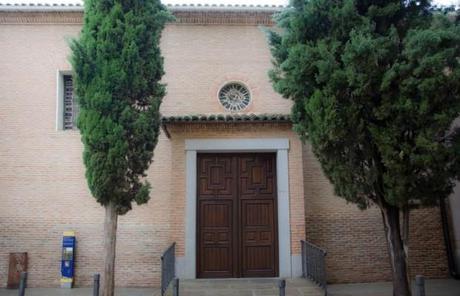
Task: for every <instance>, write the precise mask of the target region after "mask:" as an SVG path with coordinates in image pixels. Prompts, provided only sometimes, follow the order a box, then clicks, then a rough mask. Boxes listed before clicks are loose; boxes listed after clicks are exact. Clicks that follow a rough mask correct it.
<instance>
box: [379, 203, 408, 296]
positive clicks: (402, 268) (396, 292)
mask: <svg viewBox="0 0 460 296" xmlns="http://www.w3.org/2000/svg"><path fill="white" fill-rule="evenodd" d="M381 211H382V217H383V225H384V228H385V235H386V239H387V245H388V254H389V255H390V262H391V269H392V275H393V296H411V292H410V285H409V281H408V278H407V262H406V252H405V251H404V245H403V241H402V237H401V228H400V227H401V225H400V217H399V209H398V208H396V207H393V206H390V205H385V206H383V207H381Z"/></svg>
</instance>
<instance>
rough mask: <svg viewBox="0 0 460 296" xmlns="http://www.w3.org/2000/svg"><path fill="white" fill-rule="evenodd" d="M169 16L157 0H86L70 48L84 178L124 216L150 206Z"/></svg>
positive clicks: (101, 200) (104, 202)
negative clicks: (164, 32) (163, 41)
mask: <svg viewBox="0 0 460 296" xmlns="http://www.w3.org/2000/svg"><path fill="white" fill-rule="evenodd" d="M170 18H171V16H170V14H169V13H168V11H167V10H166V8H165V7H164V6H163V5H162V4H161V3H160V1H159V0H87V1H86V2H85V16H84V25H83V29H82V31H81V35H80V37H79V39H78V40H74V41H73V43H72V44H71V49H72V57H71V62H72V66H73V69H74V72H75V77H74V81H75V87H76V94H77V96H78V99H79V101H78V103H79V105H80V115H79V118H78V128H79V129H80V133H81V137H82V142H83V143H84V152H83V160H84V163H85V166H86V179H87V181H88V186H89V188H90V190H91V193H92V194H93V196H94V197H95V198H96V199H97V201H98V202H99V203H101V204H102V205H107V204H108V203H109V202H113V203H115V204H116V206H117V209H118V213H119V214H124V213H126V212H127V211H129V210H130V209H131V203H132V201H135V202H136V203H137V204H143V203H146V202H147V201H148V199H149V192H150V184H149V183H148V182H147V181H145V180H144V177H145V171H146V170H147V169H148V167H149V165H150V163H151V162H152V157H153V150H154V148H155V146H156V144H157V140H158V135H159V127H160V113H159V108H160V104H161V100H162V98H163V97H164V95H165V86H164V85H163V84H161V83H159V81H160V79H161V77H162V76H163V58H162V57H161V54H160V48H159V42H160V36H161V32H162V30H163V28H164V25H165V23H166V22H167V21H168V20H169V19H170Z"/></svg>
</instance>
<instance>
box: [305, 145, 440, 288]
mask: <svg viewBox="0 0 460 296" xmlns="http://www.w3.org/2000/svg"><path fill="white" fill-rule="evenodd" d="M303 152H304V156H303V163H304V165H303V169H304V180H305V216H306V218H305V226H306V237H307V239H308V240H310V241H311V242H313V243H315V244H317V245H318V246H321V247H323V248H325V249H326V250H327V252H328V253H327V257H326V258H327V260H326V264H327V274H328V280H329V281H330V282H332V283H347V282H372V281H383V280H391V273H390V272H391V271H390V261H389V258H388V252H387V247H386V240H385V236H384V231H383V223H382V218H381V215H380V210H379V209H378V208H376V207H374V208H371V209H368V210H365V211H361V210H359V209H358V208H357V207H356V205H354V204H348V203H347V202H346V201H345V200H344V199H342V198H340V197H337V196H335V195H334V193H333V188H332V185H331V184H330V182H329V180H327V178H326V177H325V176H324V174H323V173H322V172H321V167H320V164H319V162H318V161H317V160H316V159H315V156H314V154H313V152H312V151H311V148H310V146H309V145H306V146H305V147H304V149H303ZM410 219H411V221H410V227H411V228H410V237H409V244H410V250H409V257H410V271H411V273H412V275H413V276H415V274H422V275H424V276H426V277H432V278H439V277H446V276H447V259H446V255H445V254H446V253H445V248H444V240H443V237H442V230H441V229H442V228H441V219H440V214H439V208H434V209H423V210H417V211H414V212H413V213H412V214H411V217H410Z"/></svg>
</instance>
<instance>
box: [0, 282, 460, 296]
mask: <svg viewBox="0 0 460 296" xmlns="http://www.w3.org/2000/svg"><path fill="white" fill-rule="evenodd" d="M276 283H277V281H276V280H274V279H250V280H246V279H230V280H183V281H181V285H180V286H181V289H180V296H262V295H263V296H278V295H279V294H278V288H277V285H276ZM328 290H329V296H391V295H392V290H391V283H371V284H347V285H330V286H329V289H328ZM17 295H18V292H17V290H7V289H0V296H17ZM116 295H117V296H159V295H160V292H159V290H158V289H152V288H148V289H145V288H138V289H137V288H129V289H128V288H121V289H117V291H116ZM459 295H460V281H455V280H429V281H427V283H426V296H459ZM26 296H92V290H91V289H90V288H77V289H71V290H69V289H59V288H57V289H53V288H32V289H27V290H26ZM286 296H323V292H322V290H321V289H319V288H318V287H316V286H315V285H314V284H312V283H310V282H308V281H305V280H303V279H292V280H287V288H286Z"/></svg>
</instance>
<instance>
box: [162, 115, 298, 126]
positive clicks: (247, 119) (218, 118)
mask: <svg viewBox="0 0 460 296" xmlns="http://www.w3.org/2000/svg"><path fill="white" fill-rule="evenodd" d="M251 122H291V118H290V115H289V114H274V113H270V114H268V113H265V114H254V113H251V114H193V115H176V116H163V117H162V123H163V124H172V123H251Z"/></svg>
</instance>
